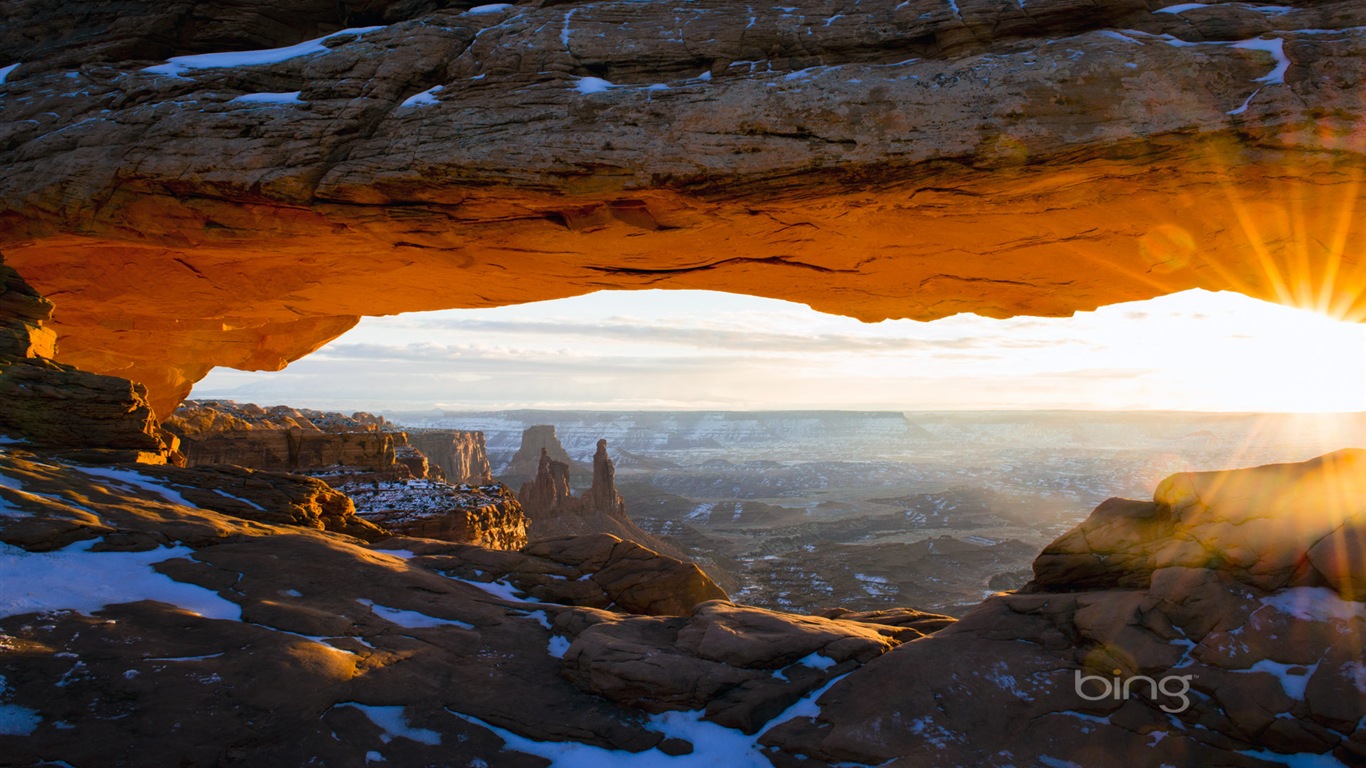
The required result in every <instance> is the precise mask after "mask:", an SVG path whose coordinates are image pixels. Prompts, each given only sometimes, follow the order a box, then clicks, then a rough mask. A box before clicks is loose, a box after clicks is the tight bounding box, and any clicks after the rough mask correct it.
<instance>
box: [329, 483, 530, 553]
mask: <svg viewBox="0 0 1366 768" xmlns="http://www.w3.org/2000/svg"><path fill="white" fill-rule="evenodd" d="M333 482H334V483H336V480H335V479H333ZM336 488H337V489H338V490H340V491H342V492H343V493H345V494H346V495H347V496H349V497H351V500H352V501H353V502H355V505H356V512H357V514H358V515H359V516H360V517H362V518H364V519H366V520H368V521H370V522H372V523H374V524H376V525H379V526H381V527H383V528H385V529H387V530H389V531H392V532H393V533H395V534H397V535H401V536H417V537H421V538H425V539H439V540H441V541H451V542H457V543H461V544H471V545H475V546H479V547H487V548H489V549H521V548H522V547H524V546H526V543H527V525H528V520H527V518H526V516H525V515H523V514H522V505H521V504H519V503H518V502H517V497H516V496H514V495H513V494H512V491H511V490H510V489H508V487H507V486H505V485H503V484H501V483H495V484H490V485H482V486H470V485H454V484H451V483H446V482H442V481H440V480H397V481H383V480H377V481H373V482H354V481H353V482H345V483H336Z"/></svg>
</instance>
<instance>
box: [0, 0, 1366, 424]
mask: <svg viewBox="0 0 1366 768" xmlns="http://www.w3.org/2000/svg"><path fill="white" fill-rule="evenodd" d="M3 9H4V11H5V17H6V18H7V19H8V20H10V21H8V22H7V24H6V25H5V29H4V31H3V34H0V67H3V68H4V70H3V71H5V72H6V74H5V79H4V82H3V84H0V167H3V168H4V171H3V172H2V173H0V250H3V252H4V254H5V257H6V260H7V261H8V262H9V263H10V264H11V265H12V266H14V267H15V268H16V269H17V270H18V271H19V272H20V273H21V274H22V275H23V276H24V277H25V278H26V279H27V280H28V281H29V282H30V283H31V284H32V285H33V286H34V287H35V288H37V289H38V290H39V291H40V292H41V293H43V294H44V295H46V296H49V297H51V298H52V300H53V301H54V302H55V303H56V306H57V310H56V317H55V323H56V327H57V329H58V330H59V331H60V333H61V334H62V337H63V340H64V341H63V346H62V350H61V358H60V359H61V360H62V361H63V362H69V363H72V364H76V365H79V366H81V367H82V368H85V369H87V370H91V371H93V372H97V373H106V374H116V375H120V376H123V377H125V378H131V379H133V380H135V381H139V382H141V383H143V384H145V385H146V386H147V387H148V390H149V396H150V398H151V401H152V404H153V406H154V408H155V410H156V411H157V413H159V414H166V413H169V412H170V410H171V408H172V407H173V406H174V404H175V403H176V402H178V401H179V400H180V399H181V398H183V397H184V396H185V394H186V393H187V392H188V390H189V387H190V385H191V384H192V383H193V382H194V381H195V380H197V379H198V378H200V377H202V376H203V375H204V374H205V373H206V372H207V371H208V370H209V368H210V367H212V366H214V365H228V366H236V367H242V368H250V369H262V368H265V369H270V368H278V367H281V366H283V365H285V364H286V363H287V362H288V361H290V360H293V359H297V358H298V357H300V356H302V355H304V354H307V353H308V352H310V351H312V350H314V349H316V348H317V347H318V346H320V345H322V344H324V343H326V342H327V341H328V340H329V339H331V338H334V337H335V336H336V335H338V334H340V333H341V332H343V331H344V330H346V329H347V328H349V327H350V326H351V325H352V324H353V323H354V322H355V321H356V319H357V318H358V317H359V316H361V315H367V314H384V313H393V312H400V311H416V310H429V309H438V308H449V307H475V306H494V305H500V304H508V303H514V302H523V301H528V300H535V299H549V298H557V297H563V296H569V295H575V294H581V293H585V292H588V291H593V290H598V289H602V288H644V287H657V288H659V287H662V288H705V289H725V290H729V291H740V292H749V293H754V294H759V295H764V296H772V297H776V298H783V299H790V300H794V301H801V302H805V303H808V304H810V305H812V306H814V307H815V308H817V309H820V310H823V311H829V312H838V313H844V314H848V315H852V316H855V317H859V318H863V319H867V320H876V319H882V318H886V317H913V318H922V319H928V318H934V317H942V316H946V315H950V314H954V313H957V312H963V311H972V312H977V313H980V314H984V315H991V316H1008V315H1016V314H1043V315H1061V314H1068V313H1071V312H1073V311H1075V310H1079V309H1089V308H1094V307H1096V306H1099V305H1101V304H1105V303H1112V302H1118V301H1125V300H1133V299H1141V298H1147V297H1151V296H1155V295H1160V294H1163V293H1168V292H1172V291H1176V290H1182V289H1186V288H1192V287H1204V288H1209V289H1229V290H1237V291H1241V292H1244V293H1247V294H1249V295H1253V296H1258V297H1262V298H1268V299H1272V300H1279V301H1282V302H1295V303H1302V304H1311V305H1317V306H1319V307H1321V308H1325V309H1329V310H1332V311H1334V312H1336V313H1338V314H1340V315H1344V316H1360V313H1361V312H1362V310H1363V303H1362V302H1363V301H1366V299H1363V295H1366V294H1362V293H1361V292H1360V290H1359V286H1360V284H1361V283H1362V281H1363V279H1366V278H1364V277H1363V274H1362V272H1363V269H1366V267H1363V266H1362V263H1361V261H1360V256H1359V254H1358V253H1355V252H1352V251H1351V250H1350V249H1347V248H1346V245H1345V244H1346V243H1349V242H1353V241H1354V240H1359V239H1360V237H1361V236H1362V234H1363V229H1364V228H1366V226H1364V224H1363V220H1362V216H1363V214H1362V211H1363V210H1366V207H1364V206H1362V205H1360V200H1359V198H1360V195H1361V194H1362V192H1361V190H1362V189H1366V187H1363V186H1361V185H1360V184H1359V183H1358V182H1359V181H1360V179H1361V174H1362V171H1363V164H1364V163H1363V154H1362V151H1363V144H1362V142H1363V141H1366V139H1363V136H1366V133H1363V132H1362V131H1361V125H1362V120H1363V104H1362V97H1361V95H1360V94H1361V89H1360V79H1361V67H1360V61H1361V59H1362V56H1363V54H1364V53H1366V50H1364V49H1366V32H1363V31H1362V30H1363V28H1366V9H1363V7H1362V6H1361V5H1360V4H1359V3H1355V2H1347V1H1342V2H1310V0H1298V1H1297V2H1295V3H1293V4H1291V5H1278V6H1274V7H1272V6H1256V5H1251V4H1246V3H1214V4H1209V5H1205V6H1201V7H1185V8H1182V7H1179V6H1178V7H1169V8H1165V9H1164V8H1163V7H1162V5H1161V4H1160V3H1158V2H1151V3H1148V2H1138V1H1137V0H1102V1H1100V2H1087V3H1077V2H1074V0H1031V2H1028V3H1011V2H1000V1H998V0H961V1H959V2H944V1H943V0H910V1H908V2H903V3H898V4H893V3H874V2H858V1H856V0H794V2H793V3H791V4H788V5H784V6H781V7H778V6H765V5H754V4H751V5H744V4H739V3H730V2H722V1H721V0H699V1H698V2H687V3H682V2H680V3H673V2H660V3H654V2H652V3H638V2H625V1H624V0H621V1H616V2H613V1H606V2H569V3H548V2H532V3H523V4H514V5H503V6H482V7H479V8H471V4H470V3H468V2H463V3H451V4H444V3H439V2H434V1H429V0H404V1H403V2H392V3H386V2H382V0H375V1H373V2H360V3H353V2H343V3H340V4H331V3H319V2H316V1H314V0H308V1H295V2H288V3H284V4H280V3H270V4H266V3H260V2H255V0H243V2H237V3H233V4H231V5H221V4H207V3H192V2H181V3H170V4H153V3H149V2H132V1H127V2H114V1H113V0H87V1H86V2H80V3H64V4H61V5H60V6H58V7H52V6H51V4H44V3H39V2H37V0H6V2H4V3H3ZM263 49H266V50H265V51H264V52H263ZM10 64H15V65H16V66H14V67H12V68H11V67H10V66H9V65H10ZM1330 278H1331V279H1330Z"/></svg>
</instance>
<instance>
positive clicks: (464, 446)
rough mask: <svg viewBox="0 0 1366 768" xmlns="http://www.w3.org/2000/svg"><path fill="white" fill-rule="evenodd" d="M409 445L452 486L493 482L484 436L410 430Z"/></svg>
mask: <svg viewBox="0 0 1366 768" xmlns="http://www.w3.org/2000/svg"><path fill="white" fill-rule="evenodd" d="M408 444H409V445H411V446H413V447H414V448H416V449H418V450H419V451H422V453H423V454H425V455H426V456H427V459H428V461H430V462H431V463H432V464H433V465H435V466H437V467H439V468H440V469H441V472H442V474H443V475H444V476H445V479H446V480H447V481H448V482H452V483H468V484H470V485H487V484H488V483H491V482H493V473H492V471H491V470H490V469H489V457H488V450H487V449H486V448H485V447H484V433H483V432H467V431H462V430H443V429H410V430H408Z"/></svg>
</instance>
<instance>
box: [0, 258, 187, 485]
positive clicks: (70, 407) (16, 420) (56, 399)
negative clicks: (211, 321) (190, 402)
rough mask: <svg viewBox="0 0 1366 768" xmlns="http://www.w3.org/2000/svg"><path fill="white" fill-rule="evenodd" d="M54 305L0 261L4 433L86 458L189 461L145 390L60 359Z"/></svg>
mask: <svg viewBox="0 0 1366 768" xmlns="http://www.w3.org/2000/svg"><path fill="white" fill-rule="evenodd" d="M51 320H52V303H51V302H49V301H48V300H46V299H44V298H43V297H42V296H40V295H38V293H37V292H36V291H34V290H33V289H32V288H31V287H30V286H29V285H28V284H26V283H25V282H24V280H23V279H22V278H21V277H19V275H18V274H17V273H15V271H14V270H13V269H11V268H9V267H8V266H6V265H5V262H4V260H3V258H0V435H3V436H4V437H5V438H6V439H7V440H10V441H17V442H21V443H26V444H29V445H32V446H35V447H41V448H66V449H80V450H82V451H84V452H85V455H86V458H88V459H97V458H99V457H100V456H104V457H105V458H106V459H107V460H113V461H120V460H122V461H141V462H147V463H165V462H166V460H167V459H168V458H170V459H172V460H173V461H176V462H183V460H184V459H183V457H182V456H180V454H179V453H178V452H177V448H178V447H179V441H178V440H177V439H176V437H175V436H174V435H171V434H169V433H168V432H166V431H165V430H163V429H161V428H160V426H158V424H157V422H156V418H155V417H154V416H153V414H152V410H151V408H150V407H149V405H148V402H147V390H146V388H145V387H143V386H142V385H140V384H137V383H134V382H131V381H128V380H127V379H121V378H118V377H115V376H100V375H97V374H93V373H89V372H87V371H82V370H79V369H77V368H75V367H73V366H70V365H63V364H60V363H57V362H54V361H53V359H52V358H53V357H54V356H55V354H56V350H57V334H56V332H55V331H54V330H53V329H52V327H51Z"/></svg>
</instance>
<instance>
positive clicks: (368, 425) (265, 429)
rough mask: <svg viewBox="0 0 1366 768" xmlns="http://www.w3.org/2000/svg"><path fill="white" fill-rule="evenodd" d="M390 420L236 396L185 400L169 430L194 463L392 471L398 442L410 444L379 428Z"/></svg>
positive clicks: (389, 425) (261, 467)
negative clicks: (233, 398)
mask: <svg viewBox="0 0 1366 768" xmlns="http://www.w3.org/2000/svg"><path fill="white" fill-rule="evenodd" d="M392 426H393V425H391V424H388V423H387V422H384V420H383V419H380V418H379V417H376V416H372V415H370V414H364V413H358V414H355V415H353V416H351V417H347V416H344V415H342V414H329V413H325V412H321V411H300V410H297V409H293V408H289V407H287V406H276V407H274V408H270V409H265V408H261V407H260V406H257V405H254V404H250V403H248V404H245V405H239V404H237V403H232V402H204V403H198V402H192V403H187V404H186V405H185V406H182V407H181V408H180V409H179V410H177V411H176V412H175V413H174V414H172V416H171V417H170V418H168V419H167V420H166V422H165V427H166V429H167V430H169V431H171V432H173V433H175V434H177V435H179V436H180V438H181V441H182V444H183V450H184V452H185V456H186V458H187V460H188V462H189V463H190V464H191V465H199V464H235V465H237V466H241V467H251V468H254V469H276V470H298V469H318V468H323V467H331V466H338V465H340V466H346V467H353V468H359V469H364V470H369V471H372V472H379V473H385V472H388V473H390V474H394V473H396V472H397V470H398V463H397V457H396V446H397V445H403V444H406V438H404V437H403V434H402V433H394V432H383V431H380V428H381V427H392ZM419 464H420V463H419ZM401 474H406V473H401Z"/></svg>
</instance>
